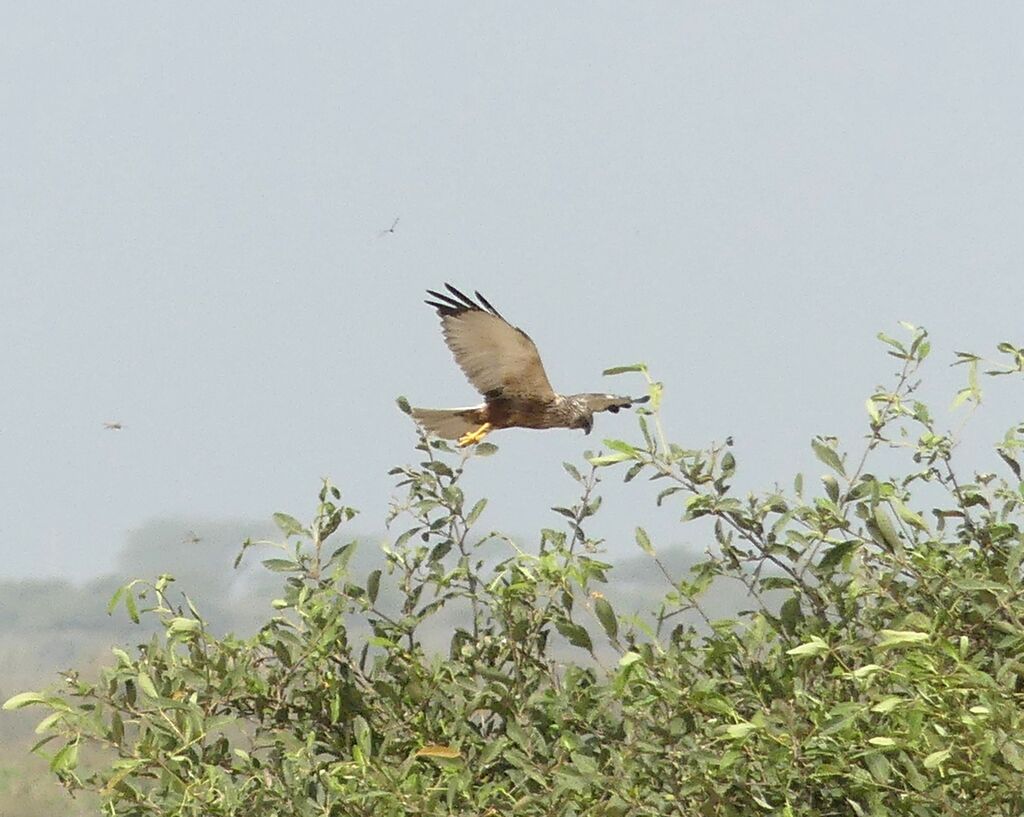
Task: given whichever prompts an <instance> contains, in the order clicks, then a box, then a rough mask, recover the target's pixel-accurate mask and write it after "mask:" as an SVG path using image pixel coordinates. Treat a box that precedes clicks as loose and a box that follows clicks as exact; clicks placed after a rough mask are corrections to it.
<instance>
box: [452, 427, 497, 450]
mask: <svg viewBox="0 0 1024 817" xmlns="http://www.w3.org/2000/svg"><path fill="white" fill-rule="evenodd" d="M490 430H491V424H490V423H484V424H483V425H482V426H480V428H478V429H477V430H476V431H470V432H469V433H467V434H463V435H462V436H461V437H459V447H460V448H465V447H466V446H467V445H475V444H476V443H478V442H480V441H481V440H482V439H483V438H484V437H486V436H487V434H488V432H490Z"/></svg>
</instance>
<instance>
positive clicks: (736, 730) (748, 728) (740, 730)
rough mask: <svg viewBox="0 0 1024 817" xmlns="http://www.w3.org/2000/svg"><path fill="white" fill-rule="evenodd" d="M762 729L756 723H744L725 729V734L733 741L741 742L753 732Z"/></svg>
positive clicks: (734, 724) (731, 725)
mask: <svg viewBox="0 0 1024 817" xmlns="http://www.w3.org/2000/svg"><path fill="white" fill-rule="evenodd" d="M760 728H761V727H760V726H758V725H757V724H756V723H751V722H750V721H743V722H742V723H733V724H730V725H729V726H727V727H725V734H726V735H728V736H729V737H730V738H732V739H733V740H741V739H742V738H745V737H746V736H747V735H749V734H750V733H751V732H756V731H757V730H758V729H760Z"/></svg>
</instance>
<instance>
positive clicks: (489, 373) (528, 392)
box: [412, 284, 648, 446]
mask: <svg viewBox="0 0 1024 817" xmlns="http://www.w3.org/2000/svg"><path fill="white" fill-rule="evenodd" d="M445 288H446V289H447V290H448V294H445V293H441V292H435V291H434V290H432V289H428V290H427V294H428V295H430V297H431V300H429V301H426V302H425V303H426V304H427V305H428V306H432V307H433V308H434V309H436V310H437V314H438V315H439V316H440V317H441V331H442V333H443V334H444V340H445V343H447V344H448V348H449V349H451V350H452V354H453V355H455V362H456V363H458V364H459V367H460V368H461V369H462V371H463V372H464V373H465V375H466V378H467V379H468V380H469V382H470V383H471V384H472V385H473V387H474V388H475V389H476V390H477V391H478V392H480V394H482V395H483V396H484V402H483V403H482V404H480V405H479V406H468V407H466V408H451V409H427V408H414V409H412V416H413V419H414V420H416V422H418V423H419V424H420V425H421V426H422V427H423V428H424V429H425V430H427V431H429V432H431V433H433V434H436V435H437V436H438V437H444V438H445V439H449V440H458V441H459V445H460V446H467V445H473V444H475V443H478V442H480V441H481V440H482V439H483V438H484V437H485V436H487V434H488V433H490V432H491V431H494V430H496V429H499V428H582V429H583V430H584V431H585V432H586V433H587V434H589V433H590V429H591V428H593V425H594V413H595V412H599V411H610V412H612V413H615V412H617V411H618V410H619V409H623V408H630V407H631V406H633V405H634V404H636V403H644V402H646V401H647V399H648V398H647V397H640V398H634V397H621V396H619V395H615V394H600V393H597V392H589V393H586V394H558V393H557V392H555V390H554V389H553V388H552V386H551V383H550V382H549V381H548V376H547V374H545V372H544V364H543V363H541V360H540V353H539V352H538V351H537V347H536V346H535V345H534V343H533V341H532V340H531V339H530V336H529V335H527V334H526V333H525V332H524V331H523V330H522V329H519V328H518V327H515V326H513V325H512V324H510V323H509V322H508V321H506V320H505V319H504V318H503V317H502V316H501V314H500V313H499V312H498V310H497V309H495V308H494V307H493V306H491V304H490V302H488V300H487V299H486V298H485V297H484V296H483V295H481V294H480V293H479V292H477V293H476V298H477V300H476V301H474V300H473V299H472V298H470V297H469V296H468V295H465V294H464V293H462V292H460V291H459V290H457V289H456V288H455V287H453V286H452V285H451V284H445Z"/></svg>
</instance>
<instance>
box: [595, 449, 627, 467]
mask: <svg viewBox="0 0 1024 817" xmlns="http://www.w3.org/2000/svg"><path fill="white" fill-rule="evenodd" d="M631 459H633V457H632V456H631V455H630V454H623V453H622V452H621V451H619V452H616V453H614V454H604V455H602V456H600V457H588V458H587V462H589V463H590V464H591V465H595V466H597V467H599V468H600V467H602V466H605V465H614V464H615V463H617V462H623V461H625V460H631Z"/></svg>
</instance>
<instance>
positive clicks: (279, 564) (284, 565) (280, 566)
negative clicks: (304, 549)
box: [263, 559, 302, 573]
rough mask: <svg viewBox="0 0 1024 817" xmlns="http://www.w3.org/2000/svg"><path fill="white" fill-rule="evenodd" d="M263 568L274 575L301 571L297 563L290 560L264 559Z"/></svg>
mask: <svg viewBox="0 0 1024 817" xmlns="http://www.w3.org/2000/svg"><path fill="white" fill-rule="evenodd" d="M263 566H264V567H265V568H266V569H267V570H272V571H273V572H274V573H289V572H295V571H297V570H301V569H302V567H301V566H300V565H299V563H298V562H293V561H292V560H291V559H264V560H263Z"/></svg>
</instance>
